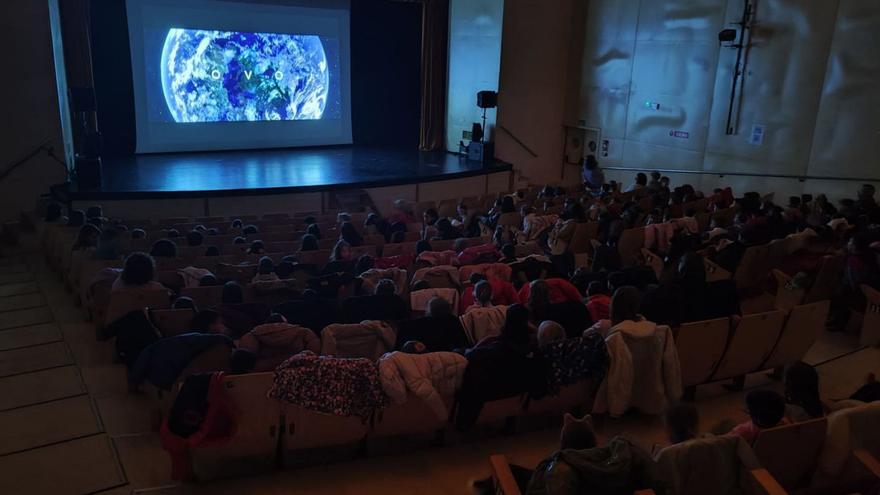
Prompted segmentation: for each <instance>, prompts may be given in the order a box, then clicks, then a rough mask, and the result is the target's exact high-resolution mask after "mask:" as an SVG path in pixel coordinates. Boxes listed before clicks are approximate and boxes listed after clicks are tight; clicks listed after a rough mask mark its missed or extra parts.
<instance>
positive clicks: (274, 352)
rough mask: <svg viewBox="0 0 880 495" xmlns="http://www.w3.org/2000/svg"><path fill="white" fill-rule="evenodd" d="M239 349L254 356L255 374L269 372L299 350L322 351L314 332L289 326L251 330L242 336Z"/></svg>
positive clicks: (267, 326) (263, 327)
mask: <svg viewBox="0 0 880 495" xmlns="http://www.w3.org/2000/svg"><path fill="white" fill-rule="evenodd" d="M238 346H239V347H240V348H242V349H247V350H249V351H251V352H253V353H254V354H256V355H257V363H256V365H255V366H254V372H260V371H272V370H273V369H275V367H276V366H278V365H279V364H281V363H282V362H284V361H285V360H286V359H287V358H289V357H290V356H293V355H294V354H298V353H300V352H302V351H312V352H314V353H318V352H321V340H320V339H319V338H318V336H317V335H315V332H312V331H311V330H309V329H308V328H305V327H301V326H299V325H291V324H290V323H266V324H265V325H259V326H257V327H254V329H253V330H251V331H250V332H248V333H246V334H244V335H243V336H242V337H241V340H239V341H238Z"/></svg>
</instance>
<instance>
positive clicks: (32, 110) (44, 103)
mask: <svg viewBox="0 0 880 495" xmlns="http://www.w3.org/2000/svg"><path fill="white" fill-rule="evenodd" d="M0 33H2V37H0V39H2V40H3V44H4V46H10V47H12V48H11V49H8V50H4V62H3V65H4V67H5V70H4V72H3V77H0V94H3V95H4V96H5V97H4V99H3V113H2V115H3V125H2V132H0V170H2V169H5V168H6V167H8V166H9V165H10V164H11V163H12V162H14V161H16V160H18V159H19V158H21V157H23V156H24V155H25V154H27V153H28V152H30V151H31V150H33V149H34V148H35V147H37V146H38V145H39V144H40V143H42V142H43V141H45V140H47V139H52V140H53V141H54V143H55V147H56V149H57V150H58V151H57V153H58V154H59V155H63V150H62V147H61V134H60V133H61V131H60V127H59V118H58V99H57V93H56V90H55V73H54V68H53V62H52V48H51V38H50V35H49V14H48V6H47V2H45V1H38V0H3V6H2V7H0ZM64 176H65V172H64V168H63V167H62V166H61V165H59V164H58V163H56V162H54V161H52V160H51V159H49V158H48V157H46V156H45V155H40V156H38V157H36V158H34V159H32V160H31V161H29V162H28V163H26V164H25V165H23V166H21V167H19V168H18V169H16V170H15V171H13V172H12V173H11V174H10V175H8V176H7V177H6V178H5V179H3V180H2V181H0V221H8V220H13V219H16V218H17V217H18V215H19V212H20V211H21V210H23V209H31V208H33V206H34V204H35V202H36V200H37V198H38V196H39V194H40V193H43V192H47V191H48V189H49V185H51V184H55V183H58V182H61V181H63V180H64Z"/></svg>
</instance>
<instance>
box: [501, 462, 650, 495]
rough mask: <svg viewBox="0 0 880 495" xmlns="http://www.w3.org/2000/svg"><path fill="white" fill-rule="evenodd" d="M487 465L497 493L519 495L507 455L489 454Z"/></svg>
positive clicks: (642, 494)
mask: <svg viewBox="0 0 880 495" xmlns="http://www.w3.org/2000/svg"><path fill="white" fill-rule="evenodd" d="M489 465H490V466H491V467H492V481H493V482H494V483H495V487H496V493H497V494H498V495H520V494H521V493H522V492H521V491H520V489H519V486H518V485H517V484H516V479H515V478H514V477H513V473H512V472H511V470H510V463H509V462H508V460H507V456H505V455H501V454H494V455H491V456H489ZM633 495H654V490H638V491H635V492H633Z"/></svg>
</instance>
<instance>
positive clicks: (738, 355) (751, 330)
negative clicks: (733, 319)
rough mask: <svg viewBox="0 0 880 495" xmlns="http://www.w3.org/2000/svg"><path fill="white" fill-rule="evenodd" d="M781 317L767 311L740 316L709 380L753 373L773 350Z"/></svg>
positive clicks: (783, 316) (783, 317) (780, 327)
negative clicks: (725, 349)
mask: <svg viewBox="0 0 880 495" xmlns="http://www.w3.org/2000/svg"><path fill="white" fill-rule="evenodd" d="M784 320H785V315H784V314H783V313H782V311H768V312H766V313H756V314H751V315H746V316H743V317H742V320H740V322H739V325H737V327H736V329H735V330H734V331H733V337H732V338H731V339H730V343H729V344H728V346H727V351H726V352H725V353H724V357H723V358H722V359H721V363H720V364H719V365H718V369H717V370H715V373H713V375H712V380H722V379H725V378H733V377H736V376H741V375H745V374H746V373H751V372H753V371H756V370H757V369H758V368H759V367H760V366H761V364H762V363H764V362H765V361H766V360H767V357H768V356H769V355H770V353H771V352H772V351H773V348H774V347H775V345H776V341H777V340H778V339H779V333H780V332H781V331H782V324H783V322H784Z"/></svg>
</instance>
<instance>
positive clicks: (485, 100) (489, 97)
mask: <svg viewBox="0 0 880 495" xmlns="http://www.w3.org/2000/svg"><path fill="white" fill-rule="evenodd" d="M477 106H478V107H480V108H495V107H497V106H498V93H496V92H494V91H480V92H479V93H477Z"/></svg>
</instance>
